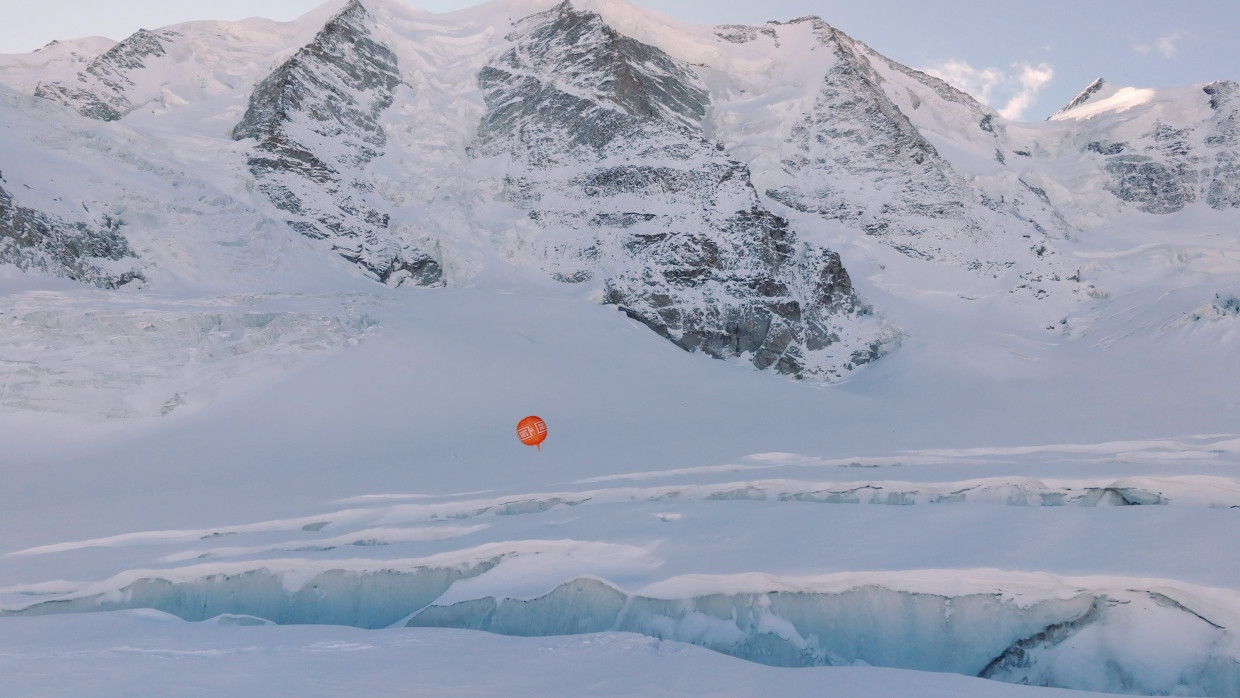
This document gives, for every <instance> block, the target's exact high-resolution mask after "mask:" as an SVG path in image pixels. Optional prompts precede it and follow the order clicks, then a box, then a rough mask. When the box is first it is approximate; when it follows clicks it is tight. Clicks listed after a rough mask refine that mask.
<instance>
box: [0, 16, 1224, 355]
mask: <svg viewBox="0 0 1240 698" xmlns="http://www.w3.org/2000/svg"><path fill="white" fill-rule="evenodd" d="M70 44H71V42H70ZM70 44H66V45H65V46H54V47H51V48H49V49H46V50H45V51H44V55H41V56H36V54H30V55H29V56H21V57H3V58H0V83H3V84H6V85H8V87H9V88H11V89H13V90H17V91H18V92H22V93H25V94H26V95H28V96H29V95H33V96H37V97H39V98H42V102H43V103H45V104H46V105H49V106H48V108H49V109H60V110H62V111H63V112H64V118H63V119H60V118H56V119H50V120H45V121H47V126H46V127H45V128H46V129H48V133H47V134H44V135H42V136H39V137H37V138H35V141H36V142H54V141H56V140H57V138H58V136H56V135H53V134H54V133H56V130H57V129H63V128H68V127H67V126H64V124H68V123H86V122H90V123H93V124H96V125H103V127H102V130H99V131H97V133H98V134H102V135H99V136H95V135H93V134H94V133H96V132H95V131H92V138H103V139H105V140H108V139H114V138H122V136H121V135H120V134H122V133H123V134H127V135H125V136H124V138H130V137H131V136H132V137H136V138H138V139H144V140H143V142H145V143H147V144H148V145H147V146H134V147H137V148H139V149H143V150H144V151H145V150H150V152H151V153H152V154H151V155H150V156H149V159H150V160H151V161H152V162H151V163H148V164H145V165H143V167H144V168H147V169H145V170H143V171H160V172H165V173H166V174H165V175H164V176H163V177H164V179H163V181H176V182H178V184H177V187H178V189H179V190H180V191H184V190H185V187H186V186H187V185H186V184H184V183H185V182H189V181H191V180H192V181H194V182H195V186H200V187H201V188H202V189H204V190H211V191H212V192H214V193H213V194H212V195H206V196H202V197H199V198H198V199H197V201H198V202H200V203H198V204H195V206H200V207H202V208H204V209H206V210H207V211H203V212H200V215H197V216H195V217H190V218H188V219H180V218H177V219H176V221H177V222H176V224H175V225H173V224H172V223H171V222H170V221H171V220H173V218H172V216H174V215H179V214H177V213H169V212H167V211H164V210H162V207H161V205H160V203H159V202H160V201H161V199H166V198H167V197H168V196H169V194H168V193H167V192H164V191H159V192H155V191H153V190H151V189H150V187H151V186H152V185H151V184H150V183H148V182H143V183H138V182H136V181H135V182H123V183H121V184H118V185H115V186H114V185H112V184H111V183H101V181H100V180H101V178H99V177H94V176H93V174H92V173H89V172H83V173H80V174H79V175H75V176H77V179H76V180H75V179H73V178H72V177H64V176H62V177H59V178H56V179H55V180H54V181H53V180H52V179H51V178H46V177H43V178H42V179H40V175H39V174H38V172H37V168H34V167H31V166H27V165H24V164H20V163H19V164H18V165H17V166H16V168H15V169H14V168H12V167H11V166H7V165H6V167H5V173H6V174H8V175H9V176H11V177H13V178H14V180H15V182H16V183H14V182H9V183H7V184H4V191H5V192H7V195H8V196H9V197H10V198H11V200H12V201H11V203H6V206H7V207H9V209H10V210H13V211H21V212H22V216H21V217H22V220H39V221H49V223H48V225H49V226H54V227H55V228H56V229H57V230H62V231H66V232H65V233H64V234H60V235H59V236H50V237H49V236H47V235H44V236H42V237H40V238H39V239H40V240H43V241H44V242H41V243H39V244H40V245H42V247H39V246H38V245H34V246H32V243H31V242H30V240H32V239H33V238H32V237H31V235H30V234H29V233H28V232H22V231H19V230H17V228H16V227H15V226H14V225H9V228H10V229H9V230H7V231H6V232H5V233H4V234H6V235H7V236H8V238H9V239H10V240H13V241H18V240H20V242H11V243H10V244H8V246H7V247H5V248H3V249H5V250H7V252H6V253H5V255H6V256H5V257H4V259H5V261H8V262H10V263H13V264H17V265H19V266H22V267H23V268H30V269H45V270H46V271H47V272H48V273H52V274H59V275H62V276H67V277H70V278H75V279H81V280H84V281H88V282H92V283H97V284H99V285H104V286H107V285H117V282H116V279H121V278H124V277H122V276H119V275H122V274H124V273H126V271H128V269H120V268H119V266H120V265H123V264H129V263H130V262H129V260H134V262H133V264H132V266H133V268H134V269H141V270H142V271H141V278H143V279H145V280H146V282H147V283H149V284H150V286H151V287H153V288H159V287H160V285H161V284H165V283H170V280H171V279H178V280H182V279H186V278H194V276H195V275H194V274H192V273H185V272H182V271H180V269H181V267H183V266H184V265H186V264H187V262H186V261H185V260H186V259H187V256H186V255H184V254H180V255H178V254H175V253H173V252H172V251H171V250H168V251H167V253H166V255H165V252H164V251H163V250H164V247H165V245H171V243H170V242H169V243H165V242H163V240H164V239H165V238H167V239H175V238H176V237H178V236H186V237H188V238H192V239H195V240H199V239H202V240H205V239H214V238H212V237H211V236H212V235H213V234H214V233H212V232H207V231H205V230H203V226H206V225H207V223H206V221H208V220H213V219H212V218H211V215H214V214H215V212H224V211H227V213H226V214H223V213H221V214H220V215H224V216H225V218H227V219H228V220H230V221H233V220H236V219H237V218H236V217H237V216H250V220H252V221H254V223H253V224H252V225H250V226H243V227H244V228H245V229H247V230H255V231H257V230H263V231H268V230H272V229H279V230H281V231H283V233H282V234H288V235H290V236H292V237H293V238H294V239H300V243H299V244H305V245H310V246H312V247H313V248H315V249H317V250H319V251H320V252H321V253H324V256H325V257H330V258H331V260H332V262H333V263H334V264H336V265H338V266H339V267H340V268H341V269H343V270H344V271H345V273H347V274H352V275H356V276H357V277H359V278H365V279H369V280H370V281H374V282H379V283H383V284H386V285H388V286H392V287H397V286H399V287H406V288H416V287H445V286H446V287H461V286H468V285H474V284H477V283H480V282H485V281H486V280H487V279H490V278H498V277H503V276H506V275H507V274H509V273H510V272H511V270H513V269H521V270H527V271H533V272H534V273H537V274H539V275H541V278H542V279H544V280H546V281H547V282H548V283H557V284H562V285H563V286H564V288H565V289H566V290H570V289H571V292H574V293H579V294H580V295H582V296H583V297H588V298H591V299H593V300H594V301H596V302H602V303H604V304H608V305H614V306H616V307H617V308H619V309H622V310H623V311H624V312H625V313H627V314H628V315H629V316H630V317H632V318H634V319H636V320H638V321H639V322H641V323H642V324H644V325H646V326H647V327H649V328H650V329H652V330H653V331H654V332H656V333H658V334H659V335H661V336H663V337H665V338H667V339H668V340H670V341H672V342H673V343H675V344H677V345H678V346H680V347H682V348H684V349H687V350H689V351H700V352H703V353H706V354H708V355H711V356H715V357H717V358H727V359H733V358H740V359H743V360H746V361H749V362H751V363H753V364H754V365H755V366H758V367H760V368H766V367H774V368H775V369H776V370H779V371H782V372H785V373H789V374H792V375H798V376H806V377H811V376H820V377H838V376H842V375H844V374H845V373H846V372H847V371H850V370H852V369H855V368H856V367H858V366H860V365H862V364H864V363H866V362H868V361H872V360H873V359H874V358H876V357H878V356H881V355H882V354H883V353H884V352H886V351H889V350H890V349H891V347H893V346H894V344H895V338H896V337H898V336H899V334H900V333H899V331H898V330H896V329H894V328H893V327H891V326H890V325H889V324H886V323H885V321H884V320H883V316H882V310H883V309H882V308H881V307H875V306H873V305H872V304H871V302H869V301H867V299H866V298H865V297H864V294H863V293H862V291H861V289H859V288H858V287H857V286H855V285H854V284H856V283H857V282H858V279H863V280H864V281H862V282H861V283H862V285H863V286H864V285H867V284H868V285H870V286H871V288H873V289H877V290H878V292H879V293H884V292H886V291H883V290H882V289H889V288H890V286H891V285H893V284H894V285H896V286H899V285H900V284H902V283H903V282H902V281H899V280H898V279H903V278H917V279H922V280H925V281H924V282H925V283H927V284H931V285H934V286H935V287H936V288H938V289H950V290H946V291H942V292H948V293H953V294H954V293H958V292H959V291H958V289H960V288H965V287H967V288H969V289H970V290H969V291H968V292H967V294H966V295H968V296H969V297H970V298H983V297H985V298H995V299H1004V300H1003V302H1011V303H1013V304H1016V305H1018V306H1021V307H1022V308H1025V310H1021V311H1020V312H1022V313H1027V314H1028V315H1029V320H1028V322H1029V323H1031V324H1032V325H1034V326H1036V327H1038V328H1041V329H1043V330H1046V329H1048V328H1049V330H1050V331H1059V328H1061V327H1062V323H1060V320H1062V319H1063V317H1064V316H1065V315H1067V314H1069V313H1070V309H1071V308H1072V307H1074V306H1075V304H1078V303H1082V302H1090V301H1091V299H1095V298H1097V297H1099V296H1101V295H1102V294H1104V293H1105V290H1104V289H1100V288H1098V287H1097V285H1096V282H1095V281H1094V280H1093V279H1091V278H1090V277H1089V276H1088V274H1082V273H1081V269H1080V267H1081V266H1083V265H1082V264H1081V263H1080V262H1079V260H1076V259H1074V257H1073V255H1072V253H1071V251H1070V248H1071V241H1072V240H1074V239H1075V238H1076V237H1077V236H1079V235H1080V234H1081V232H1082V231H1083V230H1085V229H1086V228H1088V226H1090V225H1096V224H1097V222H1098V221H1099V220H1109V219H1110V218H1113V217H1114V216H1117V215H1120V214H1122V213H1123V212H1125V211H1126V210H1130V209H1131V210H1134V211H1136V212H1139V213H1146V214H1169V213H1175V212H1178V211H1181V210H1184V209H1185V208H1186V207H1189V206H1193V205H1195V204H1197V203H1198V202H1201V203H1203V204H1205V205H1208V206H1209V207H1211V208H1214V209H1216V210H1220V211H1223V210H1232V209H1235V208H1237V207H1238V205H1237V204H1236V203H1235V202H1236V201H1237V200H1238V199H1240V197H1237V196H1236V194H1235V192H1236V191H1240V184H1238V182H1240V174H1238V173H1237V172H1236V169H1237V168H1236V167H1235V162H1236V161H1237V155H1236V146H1235V138H1236V137H1235V131H1236V128H1235V123H1236V120H1237V116H1236V109H1237V107H1236V102H1237V100H1236V99H1235V98H1234V96H1233V95H1234V93H1235V90H1234V89H1232V87H1231V83H1217V84H1214V85H1211V86H1207V87H1206V88H1204V90H1203V88H1191V89H1189V88H1186V89H1185V90H1183V91H1165V90H1164V91H1150V90H1133V89H1131V88H1124V89H1120V90H1117V89H1115V88H1113V87H1112V86H1110V85H1109V84H1107V83H1105V82H1104V81H1102V80H1099V81H1096V82H1095V83H1094V84H1092V85H1090V86H1089V87H1088V88H1087V89H1086V90H1085V91H1084V92H1082V93H1081V95H1080V96H1078V98H1077V99H1075V100H1073V102H1072V103H1071V104H1070V105H1068V106H1067V107H1065V109H1064V110H1061V112H1060V113H1058V114H1056V116H1055V117H1053V118H1052V122H1051V124H1049V125H1046V126H1045V128H1040V129H1037V130H1030V129H1029V128H1026V127H1023V126H1022V125H1020V124H1015V123H1012V122H1009V121H1007V120H1005V119H1003V118H1002V117H1001V116H999V115H998V114H997V113H995V112H994V110H992V109H989V108H988V107H985V106H984V105H981V104H979V103H978V102H977V101H976V100H974V99H973V98H971V97H970V96H968V95H966V94H964V93H963V92H960V91H959V90H957V89H955V88H953V87H951V86H950V85H948V84H947V83H945V82H943V81H942V80H939V79H937V78H933V77H931V76H928V75H926V74H924V73H921V72H919V71H916V70H913V69H911V68H908V67H907V66H903V65H901V64H899V63H897V62H895V61H893V60H891V59H888V58H886V57H884V56H882V55H881V54H878V53H877V52H875V51H874V50H873V49H871V48H870V47H868V46H866V45H865V44H864V43H863V42H861V41H859V40H856V39H853V38H852V37H850V36H848V35H847V34H846V33H844V32H842V31H840V30H838V29H836V28H834V27H832V26H831V25H829V24H828V23H826V22H825V21H823V20H822V19H820V18H818V17H803V18H799V19H795V20H791V21H784V22H781V21H772V22H768V23H766V24H763V25H758V26H739V25H726V26H712V27H705V26H694V25H690V24H686V23H682V22H677V21H674V20H671V19H668V18H666V17H663V16H661V15H658V14H657V13H655V12H651V11H648V10H646V9H643V8H641V7H638V6H635V5H633V4H631V3H629V2H625V1H624V0H494V1H493V2H491V3H487V4H484V5H479V6H476V7H473V8H468V9H465V10H459V11H455V12H451V13H444V14H433V13H429V12H425V11H422V10H418V9H416V8H415V7H413V6H412V5H410V4H409V3H407V2H405V1H404V0H332V1H331V2H328V3H325V4H324V5H322V6H320V7H319V8H316V9H315V10H313V11H312V12H310V13H307V14H306V15H304V16H302V17H301V18H299V19H297V20H294V21H292V22H287V23H276V22H269V21H266V20H246V21H243V22H237V23H222V22H191V23H186V24H181V25H176V26H174V27H168V28H162V29H154V30H150V31H147V30H143V31H140V32H137V33H135V34H134V35H133V36H130V37H127V38H126V39H125V40H124V41H121V42H119V43H116V44H114V45H104V44H100V43H99V42H94V43H89V44H87V43H84V44H81V45H80V46H76V47H74V46H71V45H70ZM32 56H33V57H32ZM50 105H59V106H57V107H53V106H50ZM10 106H11V108H12V109H18V110H20V109H22V108H23V107H21V106H20V104H19V103H18V102H13V103H12V104H11V105H10ZM83 119H85V120H86V121H85V122H83V121H81V120H83ZM74 120H78V121H74ZM111 127H115V128H114V129H112V130H109V128H111ZM39 128H44V127H39ZM135 134H136V135H135ZM40 139H41V140H40ZM125 143H126V146H125V148H128V147H130V146H129V145H128V144H129V143H131V141H129V140H126V141H125ZM39 147H45V146H37V147H34V146H30V145H29V144H24V145H22V146H21V148H24V149H27V150H30V152H31V153H34V155H32V157H33V158H34V159H33V160H31V159H29V158H27V160H29V161H30V162H37V161H38V155H37V153H39V152H41V151H39V150H38V148H39ZM123 150H124V148H122V147H120V146H110V147H105V148H104V149H103V152H105V153H106V152H121V151H123ZM23 152H25V151H23ZM23 162H25V161H23ZM65 182H68V183H67V184H66V183H65ZM74 182H76V184H75V183H74ZM20 184H26V185H27V187H28V188H27V187H22V186H19V185H20ZM120 189H124V190H125V191H126V192H129V191H134V192H143V194H142V196H137V195H132V196H131V195H129V194H123V195H122V194H120V193H119V190H120ZM105 191H106V192H108V194H107V195H104V194H102V193H96V192H105ZM120 199H123V200H124V201H125V202H126V203H124V204H119V203H113V202H114V201H117V200H120ZM178 201H180V199H178ZM136 211H142V213H141V214H138V213H135V212H136ZM208 211H209V212H211V213H210V215H208ZM104 216H107V217H106V218H105V217H104ZM10 218H12V217H10ZM105 220H108V221H119V222H120V224H119V225H117V226H114V227H109V226H110V225H111V224H102V223H101V221H105ZM185 220H189V221H190V222H188V223H186V222H185ZM199 220H200V221H203V222H194V221H199ZM273 227H274V228H273ZM101 230H102V231H105V232H104V233H100V232H98V231H101ZM73 231H96V232H95V233H92V234H96V237H98V235H104V234H105V233H106V237H107V239H108V240H109V245H110V247H109V250H112V251H113V252H108V253H107V254H106V255H104V259H106V260H107V262H108V263H107V264H103V263H102V262H99V261H98V260H97V259H96V258H95V257H92V256H90V255H89V254H74V251H75V250H89V249H92V248H91V245H90V244H87V243H86V242H84V243H83V244H82V245H77V246H75V245H73V244H69V242H65V240H66V239H67V238H66V235H67V236H69V237H72V235H73V234H74V233H73ZM257 234H258V233H254V235H257ZM264 234H267V233H264ZM82 235H87V233H86V232H82ZM161 236H163V237H161ZM169 236H170V237H169ZM298 236H300V237H298ZM84 240H85V238H84ZM142 241H149V242H142ZM221 244H222V243H221ZM283 244H285V243H284V242H283V241H282V242H281V243H280V245H283ZM277 246H278V245H277ZM254 247H255V245H254V244H252V243H251V242H246V243H242V244H240V247H239V248H245V249H253V248H254ZM53 248H54V250H55V251H53ZM117 250H120V251H123V254H121V253H115V251H117ZM116 254H121V259H116V258H115V257H116ZM66 255H68V256H66ZM108 255H111V256H108ZM161 255H162V256H161ZM850 259H852V260H857V261H855V262H854V261H850ZM156 260H158V263H155V261H156ZM239 263H240V262H239ZM271 264H272V262H271V261H270V260H267V259H264V258H262V257H261V256H259V257H254V259H253V261H252V262H250V261H247V262H244V263H243V266H244V265H251V266H247V267H245V268H247V269H249V271H247V272H245V273H251V274H254V275H255V278H262V276H263V274H266V273H269V271H270V269H271ZM857 264H860V265H863V268H864V265H869V266H870V268H873V269H879V270H888V269H890V270H891V271H890V272H885V273H877V274H875V273H871V274H868V275H862V276H858V275H857V274H856V273H855V272H853V271H852V270H853V269H854V268H855V266H854V265H857ZM105 267H106V270H105V269H104V268H105ZM114 268H115V269H114ZM87 269H98V270H100V271H97V272H91V273H86V272H84V271H83V270H87ZM897 270H899V271H897ZM105 271H106V273H105ZM239 273H240V272H239ZM931 278H933V282H931V281H928V280H929V279H931ZM936 292H937V291H936Z"/></svg>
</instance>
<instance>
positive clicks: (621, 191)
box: [477, 2, 889, 377]
mask: <svg viewBox="0 0 1240 698" xmlns="http://www.w3.org/2000/svg"><path fill="white" fill-rule="evenodd" d="M513 38H514V43H515V45H514V46H513V47H512V48H511V49H509V50H508V51H507V52H506V53H504V54H503V55H502V56H500V57H499V58H498V59H496V60H495V61H492V62H491V63H490V64H489V65H488V66H487V67H486V68H484V69H483V71H482V72H481V73H480V74H479V76H478V83H479V86H480V87H481V89H482V91H483V95H484V97H485V99H486V103H487V106H488V111H487V113H486V115H485V116H484V117H483V120H482V124H481V126H480V127H479V130H478V146H477V151H478V155H480V156H487V157H500V158H502V159H504V160H506V161H507V166H506V167H507V171H508V173H509V174H508V176H507V177H506V178H505V180H504V185H505V189H504V194H503V195H504V197H505V199H506V200H507V201H508V202H510V203H511V204H512V205H514V206H517V207H520V208H526V209H528V210H529V217H530V218H531V219H532V220H533V221H535V222H536V223H537V224H538V225H539V226H541V227H542V228H543V229H544V230H546V231H547V233H548V234H547V244H546V245H545V246H544V247H543V248H542V249H541V250H540V255H541V257H542V258H543V264H544V265H545V267H546V268H547V269H548V270H549V271H550V272H551V273H553V274H554V275H555V276H556V278H558V279H561V280H563V281H566V282H583V281H586V280H589V279H592V278H596V277H597V278H599V279H600V280H601V281H602V283H603V286H604V302H605V303H609V304H613V305H616V306H618V307H620V308H621V309H623V310H624V311H625V312H626V313H627V314H628V315H629V316H630V317H632V318H633V319H635V320H638V321H639V322H642V323H643V324H645V325H647V326H648V327H650V328H651V329H653V330H654V331H655V332H658V333H659V334H660V335H662V336H664V337H666V338H668V339H669V340H671V341H672V342H674V343H675V344H676V345H678V346H680V347H682V348H684V349H686V350H688V351H702V352H703V353H706V354H708V355H710V356H714V357H716V358H733V357H741V356H744V357H747V358H748V359H749V360H750V361H751V362H752V363H753V364H754V365H755V366H757V367H758V368H768V367H773V368H774V369H775V370H776V371H779V372H781V373H787V374H791V375H796V376H807V377H808V376H836V375H839V373H840V371H841V370H848V369H851V368H854V367H856V366H858V365H861V364H864V363H868V362H869V361H872V360H874V359H875V358H878V357H879V356H881V355H882V353H883V352H884V351H885V342H886V341H887V339H889V338H887V337H884V336H882V335H881V334H880V332H881V330H880V328H879V327H878V326H877V323H876V322H872V321H867V320H868V319H867V318H866V316H867V315H868V314H869V309H868V307H866V306H865V305H864V304H863V303H861V302H860V301H859V300H858V298H857V297H856V294H855V293H854V292H853V289H852V285H851V281H850V279H849V277H848V273H847V272H846V271H845V269H844V267H843V265H842V264H841V262H840V258H839V255H838V254H836V253H834V252H832V251H830V250H826V249H822V248H817V247H814V246H812V245H808V244H806V243H804V242H802V241H800V240H799V239H798V238H797V235H796V233H795V232H794V231H793V230H791V229H790V227H789V225H788V222H787V221H786V220H784V219H782V218H780V217H779V216H776V215H774V214H773V213H771V212H770V211H769V210H767V209H766V207H765V206H764V205H763V203H762V201H761V200H760V198H759V197H758V195H757V192H756V191H755V190H754V187H753V184H752V182H751V179H750V174H749V170H748V168H747V167H745V165H743V164H742V163H740V162H737V161H736V160H734V159H732V158H731V157H729V156H728V154H727V153H726V152H724V151H723V148H722V146H719V145H717V144H715V143H711V142H710V141H709V140H707V139H706V137H705V135H704V133H703V128H702V122H703V118H704V116H705V113H706V111H707V109H708V108H709V106H710V97H709V93H708V90H707V89H706V87H705V85H703V84H702V82H701V80H700V79H699V78H698V77H697V75H696V74H695V73H694V72H693V71H692V70H691V69H690V67H689V66H687V65H685V64H683V63H681V62H679V61H676V60H675V59H673V58H671V57H670V56H668V55H667V54H666V53H664V52H663V51H661V50H659V49H658V48H655V47H653V46H650V45H647V44H643V43H641V42H638V41H635V40H633V39H630V38H628V37H625V36H622V35H620V34H619V33H618V32H616V31H615V30H614V29H612V28H611V27H610V26H608V25H607V24H606V23H605V22H604V21H603V19H602V17H600V16H599V15H598V14H595V13H592V12H581V11H578V10H576V9H574V8H573V6H572V5H571V4H570V3H568V2H565V3H563V4H561V5H559V6H557V7H555V8H553V9H552V10H549V11H547V12H545V13H542V14H538V15H534V16H533V17H531V18H529V19H527V20H526V21H525V22H524V23H523V24H522V25H521V26H520V27H519V28H518V30H517V33H516V34H515V35H514V37H513Z"/></svg>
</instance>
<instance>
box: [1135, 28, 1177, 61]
mask: <svg viewBox="0 0 1240 698" xmlns="http://www.w3.org/2000/svg"><path fill="white" fill-rule="evenodd" d="M1183 38H1184V32H1182V31H1180V30H1179V29H1177V30H1175V31H1173V32H1171V33H1170V34H1168V35H1166V36H1160V37H1158V38H1157V39H1154V41H1152V42H1150V43H1143V42H1137V43H1134V44H1133V45H1132V50H1133V51H1136V52H1137V53H1141V54H1149V53H1158V54H1161V55H1162V57H1163V58H1174V57H1175V54H1176V52H1177V51H1179V50H1180V47H1179V46H1177V44H1178V43H1179V41H1180V39H1183Z"/></svg>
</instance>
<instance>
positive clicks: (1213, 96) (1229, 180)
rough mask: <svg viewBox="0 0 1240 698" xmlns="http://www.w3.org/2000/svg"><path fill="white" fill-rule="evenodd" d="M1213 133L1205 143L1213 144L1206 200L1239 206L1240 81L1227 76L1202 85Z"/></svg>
mask: <svg viewBox="0 0 1240 698" xmlns="http://www.w3.org/2000/svg"><path fill="white" fill-rule="evenodd" d="M1203 89H1204V90H1205V93H1206V94H1208V95H1210V107H1211V108H1212V109H1213V110H1214V112H1215V125H1216V127H1217V131H1218V132H1217V134H1216V135H1214V136H1211V137H1208V138H1207V139H1206V145H1207V146H1211V147H1213V148H1217V151H1216V153H1215V162H1214V170H1213V171H1212V172H1211V173H1210V184H1209V186H1208V187H1207V189H1206V203H1208V204H1210V206H1212V207H1213V208H1216V209H1218V210H1220V211H1222V210H1224V209H1227V208H1240V85H1237V84H1236V83H1235V82H1232V81H1230V80H1222V81H1219V82H1214V83H1210V84H1209V85H1206V86H1205V88H1203Z"/></svg>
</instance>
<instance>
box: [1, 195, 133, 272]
mask: <svg viewBox="0 0 1240 698" xmlns="http://www.w3.org/2000/svg"><path fill="white" fill-rule="evenodd" d="M127 261H128V262H130V263H128V264H127V263H126V262H127ZM136 261H137V259H136V255H135V254H134V253H133V250H131V249H130V248H129V242H128V241H127V240H126V239H125V236H123V235H121V233H120V223H119V222H117V221H115V220H114V219H106V218H105V220H104V222H103V225H102V226H101V227H100V228H91V227H90V226H87V225H86V224H84V223H65V222H63V221H58V220H56V219H54V218H52V217H50V216H47V215H45V214H43V213H40V212H39V211H36V210H34V209H30V208H26V207H24V206H19V205H17V204H16V203H14V202H13V197H12V196H11V195H10V194H9V193H8V192H7V191H5V190H4V188H2V187H0V264H14V265H16V266H17V267H19V268H21V269H37V270H39V271H42V272H45V273H48V274H53V275H55V276H63V277H66V278H69V279H73V280H74V281H81V282H84V283H88V284H94V285H95V286H99V287H101V288H118V287H120V286H124V285H126V284H129V283H131V282H135V281H138V282H141V281H144V280H145V279H144V278H143V276H142V272H141V271H140V270H138V269H137V268H135V267H136V264H134V263H135V262H136ZM125 267H129V268H128V269H126V268H125Z"/></svg>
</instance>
